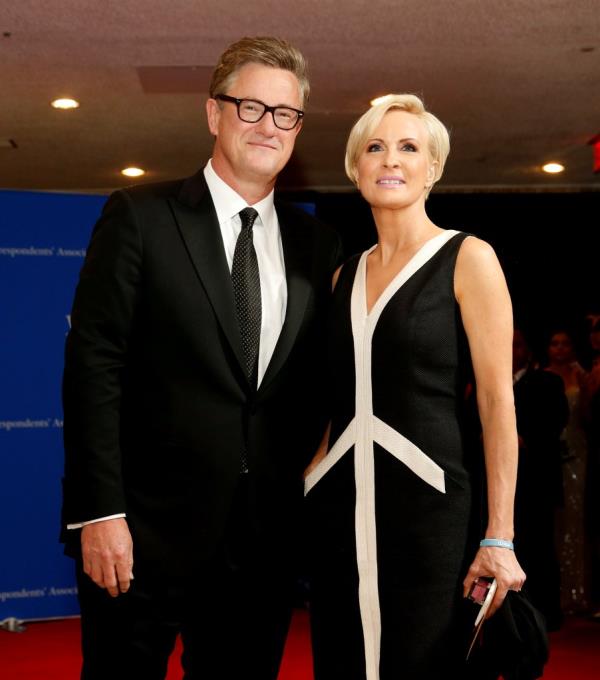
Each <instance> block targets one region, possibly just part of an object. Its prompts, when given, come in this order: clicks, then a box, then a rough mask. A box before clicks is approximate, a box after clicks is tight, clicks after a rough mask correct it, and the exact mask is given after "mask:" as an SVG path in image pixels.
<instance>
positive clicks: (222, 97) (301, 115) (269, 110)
mask: <svg viewBox="0 0 600 680" xmlns="http://www.w3.org/2000/svg"><path fill="white" fill-rule="evenodd" d="M215 99H219V100H220V101H223V102H231V103H232V104H235V107H236V109H237V114H238V118H239V119H240V120H241V121H243V122H244V123H258V122H259V121H260V120H262V119H263V118H264V117H265V114H266V113H270V114H271V116H272V118H273V124H274V125H275V127H277V128H279V129H280V130H286V131H289V130H293V129H294V128H295V127H296V126H297V125H298V123H299V122H300V121H301V120H302V119H303V118H304V111H300V110H299V109H295V108H293V107H292V106H267V104H265V103H264V102H261V101H260V99H245V98H244V99H238V97H231V96H230V95H228V94H216V95H215ZM242 102H252V103H253V104H260V105H261V106H264V107H265V110H264V111H263V112H262V114H261V115H260V117H259V118H257V119H256V120H244V118H242V116H241V114H240V106H241V104H242ZM277 109H283V110H284V111H293V112H294V113H295V114H296V115H297V116H298V118H296V121H295V123H294V124H293V125H292V127H289V128H284V127H281V125H278V124H277V121H276V120H275V111H277Z"/></svg>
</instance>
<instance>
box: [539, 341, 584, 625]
mask: <svg viewBox="0 0 600 680" xmlns="http://www.w3.org/2000/svg"><path fill="white" fill-rule="evenodd" d="M547 354H548V365H547V367H546V370H547V371H550V372H551V373H555V374H556V375H558V376H560V377H561V378H562V380H563V383H564V389H565V395H566V397H567V400H568V402H569V421H568V422H567V426H566V427H565V429H564V430H563V433H562V437H561V439H562V444H563V458H562V483H563V506H562V508H560V510H559V512H558V515H557V523H556V528H557V534H556V536H557V550H558V559H559V562H560V590H561V607H562V610H563V613H565V614H586V613H587V612H588V609H589V605H590V601H589V600H590V579H591V574H590V559H591V556H590V545H589V543H588V536H587V532H586V525H587V522H586V509H587V508H586V503H585V491H586V478H587V468H588V443H587V436H586V432H585V425H584V423H585V412H586V410H587V404H586V401H587V400H586V397H587V389H588V375H587V373H586V372H585V370H584V369H583V367H582V366H581V364H580V363H579V362H578V361H577V357H576V355H575V349H574V346H573V339H572V338H571V335H570V334H569V333H568V332H567V331H564V330H557V331H556V332H554V333H552V335H551V336H550V342H549V343H548V349H547Z"/></svg>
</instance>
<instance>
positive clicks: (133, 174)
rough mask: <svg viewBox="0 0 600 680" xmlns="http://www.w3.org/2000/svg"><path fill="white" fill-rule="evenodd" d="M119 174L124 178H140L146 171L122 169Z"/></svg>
mask: <svg viewBox="0 0 600 680" xmlns="http://www.w3.org/2000/svg"><path fill="white" fill-rule="evenodd" d="M121 174H122V175H125V176H126V177H141V176H142V175H145V174H146V171H145V170H142V168H123V170H121Z"/></svg>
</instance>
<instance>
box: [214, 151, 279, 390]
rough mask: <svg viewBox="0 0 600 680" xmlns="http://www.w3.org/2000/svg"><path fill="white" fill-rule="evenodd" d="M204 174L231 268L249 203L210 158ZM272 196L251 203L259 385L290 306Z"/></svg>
mask: <svg viewBox="0 0 600 680" xmlns="http://www.w3.org/2000/svg"><path fill="white" fill-rule="evenodd" d="M204 178H205V179H206V183H207V184H208V190H209V191H210V195H211V197H212V200H213V203H214V205H215V210H216V212H217V219H218V220H219V226H220V227H221V236H222V237H223V246H224V247H225V256H226V257H227V264H228V266H229V271H230V272H231V267H232V264H233V253H234V251H235V244H236V242H237V238H238V236H239V234H240V231H241V229H242V220H241V219H240V216H239V212H240V210H243V209H244V208H247V207H249V206H248V204H247V203H246V201H245V200H244V199H243V198H242V197H241V196H240V195H239V194H238V193H236V192H235V191H234V190H233V189H232V188H231V187H230V186H229V185H228V184H226V183H225V182H224V181H223V180H222V179H221V178H220V177H219V175H217V173H216V172H215V171H214V170H213V167H212V163H211V162H210V161H208V163H207V164H206V167H205V168H204ZM273 197H274V192H273V191H271V193H270V194H269V195H268V196H266V197H265V198H263V199H262V201H259V202H258V203H255V204H254V205H253V206H251V207H252V208H254V209H255V210H256V211H257V212H258V217H257V218H256V221H255V222H254V226H253V227H252V234H253V241H254V249H255V250H256V257H257V259H258V271H259V276H260V299H261V306H262V319H261V324H260V346H259V350H258V378H257V385H260V383H261V380H262V379H263V377H264V375H265V371H266V370H267V366H268V365H269V361H270V360H271V357H272V356H273V350H274V349H275V345H276V344H277V340H278V339H279V334H280V333H281V329H282V328H283V322H284V321H285V311H286V307H287V282H286V280H285V265H284V260H283V247H282V245H281V233H280V231H279V221H278V219H277V213H276V212H275V205H274V203H273Z"/></svg>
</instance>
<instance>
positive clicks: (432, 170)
mask: <svg viewBox="0 0 600 680" xmlns="http://www.w3.org/2000/svg"><path fill="white" fill-rule="evenodd" d="M436 165H438V162H437V161H433V163H432V164H431V165H430V166H429V168H428V169H427V187H428V188H429V187H430V186H431V185H432V184H433V182H434V181H435V168H436Z"/></svg>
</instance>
